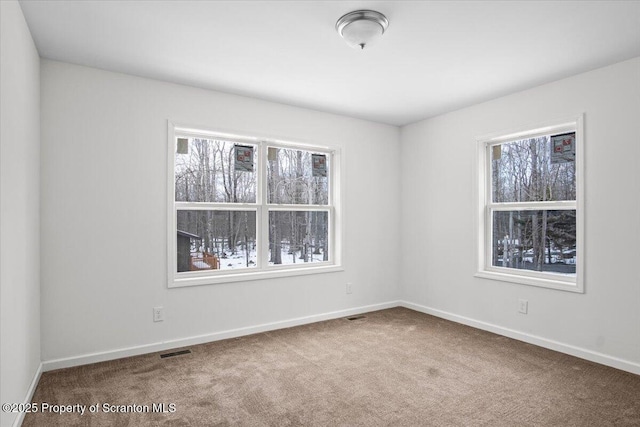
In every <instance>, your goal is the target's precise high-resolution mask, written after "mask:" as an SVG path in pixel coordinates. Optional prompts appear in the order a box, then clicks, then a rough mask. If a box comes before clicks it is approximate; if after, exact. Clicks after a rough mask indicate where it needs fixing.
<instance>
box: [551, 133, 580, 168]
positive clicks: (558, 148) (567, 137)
mask: <svg viewBox="0 0 640 427" xmlns="http://www.w3.org/2000/svg"><path fill="white" fill-rule="evenodd" d="M575 160H576V133H575V132H571V133H564V134H562V135H554V136H552V137H551V164H552V165H553V164H558V163H567V162H574V161H575Z"/></svg>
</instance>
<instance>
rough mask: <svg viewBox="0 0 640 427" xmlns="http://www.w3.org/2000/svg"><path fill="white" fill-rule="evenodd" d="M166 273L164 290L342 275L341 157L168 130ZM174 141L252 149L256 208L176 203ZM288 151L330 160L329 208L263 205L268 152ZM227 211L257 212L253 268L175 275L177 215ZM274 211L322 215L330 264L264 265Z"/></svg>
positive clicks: (222, 134) (199, 130)
mask: <svg viewBox="0 0 640 427" xmlns="http://www.w3.org/2000/svg"><path fill="white" fill-rule="evenodd" d="M167 128H168V129H167V135H168V138H167V139H168V143H167V148H168V150H167V156H168V159H167V200H168V204H167V264H168V265H167V272H168V287H169V288H176V287H185V286H198V285H210V284H219V283H229V282H239V281H248V280H260V279H269V278H276V277H288V276H298V275H307V274H318V273H329V272H335V271H343V270H344V268H343V267H342V241H343V236H342V233H343V232H342V227H341V223H342V211H341V208H342V204H343V203H342V192H341V184H340V176H341V169H342V163H341V152H340V149H339V148H336V147H329V146H324V145H318V144H311V143H306V142H292V141H288V140H284V139H279V138H271V137H269V138H263V137H254V136H247V135H242V134H240V133H236V132H226V131H220V130H212V129H210V128H207V127H203V126H190V125H183V124H176V123H173V122H171V121H168V126H167ZM178 137H202V138H220V139H223V140H225V141H229V142H236V143H239V144H251V145H254V146H255V147H256V148H257V150H256V151H257V161H256V173H257V176H256V203H208V202H176V201H175V152H176V144H177V138H178ZM268 147H277V148H287V149H299V150H306V151H311V152H314V153H321V154H326V155H327V156H328V157H329V159H330V160H329V165H330V167H329V174H330V175H329V203H328V204H327V205H290V204H270V203H268V199H267V196H268V190H267V168H266V165H267V160H266V159H267V148H268ZM199 209H200V210H217V211H221V210H232V211H254V212H256V244H257V247H258V250H257V259H256V267H252V268H247V269H237V270H202V271H189V272H180V273H178V271H177V241H176V232H177V223H176V214H177V212H178V210H199ZM274 211H306V212H317V211H325V212H327V213H328V221H329V227H328V228H329V230H328V238H329V260H328V261H321V262H313V263H297V264H279V265H269V262H268V258H269V212H274Z"/></svg>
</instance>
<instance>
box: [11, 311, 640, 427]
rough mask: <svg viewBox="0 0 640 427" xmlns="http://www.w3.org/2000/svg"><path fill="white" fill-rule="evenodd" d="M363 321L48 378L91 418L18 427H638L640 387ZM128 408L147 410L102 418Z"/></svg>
mask: <svg viewBox="0 0 640 427" xmlns="http://www.w3.org/2000/svg"><path fill="white" fill-rule="evenodd" d="M365 316H366V317H364V318H361V319H358V320H351V321H350V320H347V319H336V320H330V321H325V322H319V323H314V324H310V325H305V326H299V327H295V328H290V329H283V330H278V331H274V332H267V333H262V334H257V335H251V336H247V337H242V338H236V339H230V340H225V341H218V342H214V343H209V344H203V345H198V346H193V347H190V350H191V351H192V353H191V354H186V355H181V356H175V357H170V358H165V359H161V358H160V357H159V355H160V353H154V354H148V355H144V356H137V357H131V358H127V359H120V360H115V361H111V362H104V363H97V364H93V365H88V366H81V367H77V368H69V369H61V370H58V371H52V372H46V373H44V374H43V375H42V378H41V379H40V383H39V384H38V387H37V390H36V392H35V396H34V399H33V401H34V402H38V403H41V402H47V403H48V404H50V405H54V404H59V405H78V404H81V405H87V408H86V410H85V411H86V412H85V414H84V415H80V414H78V413H71V414H69V413H66V414H57V413H37V414H27V416H26V418H25V421H24V424H23V426H25V427H29V426H74V425H81V426H164V425H167V426H227V425H239V426H510V427H511V426H581V427H583V426H598V427H602V426H640V376H637V375H633V374H630V373H627V372H623V371H619V370H616V369H613V368H608V367H605V366H602V365H598V364H595V363H591V362H588V361H584V360H581V359H577V358H574V357H571V356H567V355H564V354H561V353H556V352H553V351H550V350H546V349H543V348H540V347H536V346H533V345H529V344H525V343H522V342H519V341H515V340H511V339H508V338H505V337H501V336H499V335H494V334H491V333H488V332H484V331H480V330H477V329H473V328H470V327H466V326H462V325H459V324H456V323H453V322H449V321H446V320H442V319H439V318H436V317H432V316H429V315H426V314H422V313H418V312H415V311H412V310H408V309H404V308H394V309H389V310H382V311H377V312H372V313H368V314H366V315H365ZM163 353H166V352H163ZM159 403H165V404H166V405H165V408H164V409H165V410H166V411H167V412H165V413H162V412H155V413H154V412H152V411H153V404H159ZM96 404H98V405H99V411H98V412H96V413H90V412H89V405H96ZM104 404H107V406H106V407H105V406H104ZM134 404H135V405H141V406H140V407H139V408H138V409H144V408H145V405H146V406H148V408H149V411H150V412H138V413H130V412H129V413H114V412H110V413H105V409H110V410H113V409H114V408H115V409H118V407H117V406H115V407H114V406H109V405H134ZM169 404H175V407H173V406H169ZM76 408H78V407H76ZM120 409H123V408H120ZM124 409H127V408H124ZM156 409H158V408H156ZM172 409H175V411H174V412H171V410H172ZM76 410H77V409H76ZM129 410H130V409H129Z"/></svg>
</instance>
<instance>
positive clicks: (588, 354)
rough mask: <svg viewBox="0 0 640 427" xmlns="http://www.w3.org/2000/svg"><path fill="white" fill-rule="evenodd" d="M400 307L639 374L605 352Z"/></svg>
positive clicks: (409, 305) (638, 369)
mask: <svg viewBox="0 0 640 427" xmlns="http://www.w3.org/2000/svg"><path fill="white" fill-rule="evenodd" d="M398 305H400V306H401V307H405V308H408V309H411V310H415V311H419V312H422V313H426V314H430V315H432V316H436V317H440V318H442V319H446V320H451V321H452V322H456V323H461V324H463V325H467V326H471V327H474V328H477V329H482V330H484V331H489V332H493V333H495V334H498V335H502V336H505V337H509V338H513V339H516V340H518V341H524V342H526V343H529V344H534V345H537V346H539V347H544V348H548V349H550V350H554V351H558V352H560V353H565V354H569V355H571V356H575V357H579V358H581V359H585V360H589V361H591V362H595V363H599V364H601V365H606V366H610V367H612V368H616V369H620V370H623V371H627V372H631V373H632V374H636V375H640V364H638V363H635V362H631V361H628V360H624V359H619V358H617V357H613V356H609V355H606V354H602V353H598V352H595V351H592V350H587V349H584V348H580V347H576V346H573V345H570V344H564V343H561V342H558V341H554V340H550V339H547V338H543V337H539V336H536V335H530V334H527V333H524V332H520V331H516V330H513V329H509V328H503V327H502V326H498V325H494V324H491V323H487V322H482V321H479V320H475V319H471V318H469V317H464V316H459V315H457V314H453V313H449V312H446V311H442V310H437V309H435V308H431V307H426V306H424V305H419V304H414V303H411V302H408V301H400V302H399V304H398Z"/></svg>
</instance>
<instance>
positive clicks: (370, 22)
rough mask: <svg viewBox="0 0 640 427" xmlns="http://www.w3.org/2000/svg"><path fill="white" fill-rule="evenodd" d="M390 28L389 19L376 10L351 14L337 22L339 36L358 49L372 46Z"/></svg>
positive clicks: (358, 11)
mask: <svg viewBox="0 0 640 427" xmlns="http://www.w3.org/2000/svg"><path fill="white" fill-rule="evenodd" d="M388 26H389V20H388V19H387V17H386V16H384V15H383V14H381V13H380V12H376V11H374V10H356V11H354V12H349V13H347V14H346V15H344V16H343V17H341V18H340V19H338V22H336V30H337V31H338V34H340V35H341V36H342V38H344V40H345V41H346V42H347V44H348V45H349V46H351V47H353V48H356V49H364V48H365V47H369V46H371V45H372V44H373V43H375V42H376V41H377V40H378V39H379V38H380V37H382V34H384V32H385V30H386V29H387V27H388Z"/></svg>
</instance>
